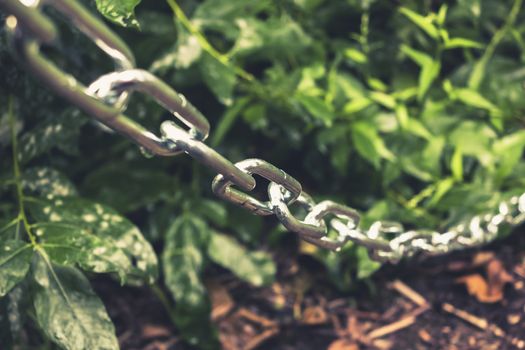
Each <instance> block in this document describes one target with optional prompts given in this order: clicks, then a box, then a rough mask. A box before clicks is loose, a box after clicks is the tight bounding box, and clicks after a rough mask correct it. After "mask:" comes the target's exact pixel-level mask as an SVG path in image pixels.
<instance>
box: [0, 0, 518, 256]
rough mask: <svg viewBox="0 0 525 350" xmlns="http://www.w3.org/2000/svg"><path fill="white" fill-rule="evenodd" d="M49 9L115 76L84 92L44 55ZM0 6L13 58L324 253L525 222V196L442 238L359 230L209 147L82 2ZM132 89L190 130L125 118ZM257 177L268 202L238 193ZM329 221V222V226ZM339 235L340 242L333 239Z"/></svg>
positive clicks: (428, 250)
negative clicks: (190, 163) (201, 168)
mask: <svg viewBox="0 0 525 350" xmlns="http://www.w3.org/2000/svg"><path fill="white" fill-rule="evenodd" d="M44 6H51V7H54V8H55V9H56V10H58V12H60V13H62V14H63V15H64V16H65V17H67V18H68V19H69V20H70V21H71V22H72V24H73V25H74V26H75V27H76V28H77V29H79V30H80V31H81V32H83V33H84V34H85V35H87V36H88V37H89V38H90V39H91V40H92V41H93V42H94V43H95V44H96V45H97V46H98V47H99V48H100V49H101V50H102V51H104V52H105V53H106V54H107V55H108V56H110V57H111V58H112V59H113V61H114V63H115V72H112V73H109V74H104V75H102V76H100V77H99V78H98V79H97V80H95V81H94V82H92V83H91V84H89V86H88V87H86V86H84V85H83V84H82V83H80V82H79V81H78V80H77V79H75V78H74V77H72V76H71V75H69V74H67V73H66V72H64V71H63V70H61V69H60V68H58V67H57V66H55V65H54V64H53V63H52V62H50V61H49V60H48V59H47V58H46V57H45V56H44V55H42V54H41V53H40V46H41V45H49V44H53V42H54V41H56V39H57V37H58V31H57V28H56V27H55V25H54V24H53V22H52V21H51V20H50V19H49V18H47V17H46V16H45V15H44V14H43V13H42V12H41V8H42V7H44ZM0 8H1V9H2V10H3V11H5V12H6V13H8V14H9V15H10V16H9V17H8V18H7V20H6V25H7V27H8V29H9V30H10V31H11V32H12V38H13V47H14V49H15V52H16V54H17V55H19V56H20V57H21V58H22V60H23V61H24V62H25V64H26V66H27V68H28V69H29V70H30V71H32V72H33V74H34V75H36V76H37V77H38V78H39V79H41V80H42V81H44V82H45V83H46V84H47V85H48V86H50V87H51V88H52V89H53V90H54V91H55V92H56V93H57V94H59V95H61V96H62V97H64V98H66V99H68V100H69V101H70V102H71V103H72V104H74V105H76V106H77V107H79V108H80V109H81V110H83V111H84V112H86V113H87V114H88V115H90V116H92V117H93V118H94V119H95V120H97V121H98V122H100V123H102V124H104V125H105V126H107V127H108V128H110V129H111V130H114V131H116V132H119V133H121V134H122V135H124V136H126V137H128V138H130V139H131V140H132V141H133V142H135V143H136V144H137V145H139V146H140V147H142V148H143V149H145V150H146V151H148V152H150V153H152V154H156V155H161V156H174V155H177V154H180V153H186V154H188V155H190V156H191V157H192V158H194V159H196V160H197V161H199V162H201V163H203V164H204V165H205V166H207V167H209V168H211V169H213V170H214V171H215V172H217V173H218V174H219V175H217V176H216V177H215V178H214V180H213V183H212V190H213V192H214V193H215V194H216V195H218V196H219V197H221V198H223V199H224V200H227V201H230V202H232V203H235V204H237V205H239V206H242V207H244V208H246V209H248V210H249V211H251V212H252V213H254V214H256V215H275V216H276V217H277V218H278V219H279V221H280V222H281V223H282V224H283V226H284V227H286V228H287V229H288V230H290V231H292V232H295V233H297V234H298V235H299V237H300V238H301V239H303V240H305V241H307V242H310V243H312V244H315V245H317V246H319V247H323V248H327V249H331V250H336V251H337V250H340V249H341V248H342V247H343V246H344V245H345V244H347V242H348V241H351V242H353V243H354V244H357V245H361V246H364V247H366V248H367V249H368V250H369V252H370V254H371V257H372V258H374V259H376V260H379V261H389V262H397V261H399V260H400V259H402V258H406V257H411V256H413V255H415V254H418V253H424V254H428V255H437V254H445V253H447V252H449V251H452V250H456V249H462V248H466V247H472V246H477V245H481V244H484V243H487V242H489V241H491V240H493V239H494V238H496V237H497V235H498V233H499V232H501V229H502V227H504V226H506V227H507V228H511V227H513V226H516V225H519V224H521V223H523V222H525V193H524V194H522V195H521V196H513V197H512V198H510V199H509V200H508V201H505V202H502V203H501V204H500V205H499V206H498V210H497V211H496V213H487V214H483V215H476V216H474V217H472V218H470V219H468V220H466V221H464V222H461V223H460V224H458V225H455V226H453V227H451V228H449V229H448V230H447V231H446V232H444V233H439V232H437V231H431V230H408V231H405V230H404V228H403V225H402V224H401V223H398V222H390V221H376V222H374V223H373V224H372V225H370V227H369V228H368V229H363V228H360V227H359V221H360V215H359V214H358V213H357V211H355V210H354V209H352V208H350V207H347V206H344V205H342V204H338V203H335V202H332V201H323V202H321V203H315V202H314V200H313V199H312V197H310V196H309V195H308V194H307V193H305V192H304V191H303V190H302V187H301V184H300V183H299V182H298V181H297V180H296V179H295V178H293V177H292V176H290V175H288V174H287V173H285V172H284V171H283V170H281V169H279V168H277V167H275V166H273V165H272V164H270V163H268V162H266V161H264V160H261V159H246V160H243V161H241V162H238V163H236V164H233V163H231V162H230V161H229V160H227V159H226V158H224V157H223V156H221V155H220V154H219V153H217V152H216V151H215V150H214V149H212V148H210V147H208V146H207V145H206V144H205V143H204V141H205V140H206V138H207V137H208V134H209V130H210V126H209V123H208V120H207V119H206V118H205V117H204V116H203V115H202V114H201V113H200V112H199V111H198V110H197V109H196V108H195V107H194V106H192V105H191V104H190V103H189V102H188V101H187V100H186V98H185V97H184V96H183V95H181V94H179V93H177V92H176V91H175V90H173V89H172V88H171V87H170V86H168V85H167V84H166V83H164V82H163V81H162V80H160V79H159V78H157V77H156V76H154V75H153V74H151V73H149V72H147V71H144V70H141V69H136V68H135V59H134V57H133V54H132V53H131V50H130V49H129V48H128V46H127V45H126V44H125V43H124V42H123V41H122V40H121V39H120V38H119V37H118V36H117V35H116V34H115V33H114V32H113V31H111V30H110V29H109V28H108V27H107V26H106V25H105V24H104V22H102V21H101V20H100V19H98V18H97V17H95V16H93V15H92V14H91V13H90V12H89V11H87V10H86V9H85V8H84V7H83V6H82V5H80V4H79V3H78V2H76V1H75V0H48V1H45V0H42V1H39V0H23V1H22V0H0ZM133 91H139V92H142V93H144V94H146V95H149V96H151V97H152V98H153V99H154V100H155V101H156V102H157V103H159V104H160V105H162V106H163V107H164V108H166V109H167V110H168V111H169V112H170V113H171V114H172V115H173V116H174V117H175V118H176V119H177V120H178V121H179V122H181V123H182V124H184V125H185V126H186V127H187V128H188V129H187V130H185V129H184V128H182V127H181V126H179V125H178V124H176V123H175V122H174V121H171V120H168V121H164V122H163V123H162V124H161V127H160V132H161V136H160V137H158V136H156V135H155V134H154V133H152V132H150V131H149V130H147V129H146V128H144V127H143V126H141V125H140V124H138V123H136V122H134V121H133V120H132V119H131V118H129V117H127V116H126V115H125V114H124V111H125V109H126V107H127V102H128V99H129V98H130V96H131V93H132V92H133ZM253 174H257V175H260V176H262V177H264V178H266V179H267V180H268V181H269V185H268V197H269V200H268V201H265V202H264V201H260V200H258V199H256V198H254V197H253V196H251V195H249V194H248V193H246V192H242V191H240V190H238V189H236V188H234V187H233V186H237V187H239V188H241V189H242V190H244V191H248V192H249V191H252V190H253V189H254V188H255V186H256V181H255V178H254V177H253ZM292 205H297V206H298V207H300V208H302V210H303V211H304V215H303V218H302V219H298V218H297V217H295V216H294V215H293V214H292V212H291V210H290V206H292ZM327 216H329V217H330V220H329V225H328V226H327V224H326V220H325V218H326V217H327ZM328 227H330V228H331V229H332V230H329V229H328ZM333 233H335V237H332V235H333Z"/></svg>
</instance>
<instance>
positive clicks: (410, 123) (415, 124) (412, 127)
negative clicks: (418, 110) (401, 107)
mask: <svg viewBox="0 0 525 350" xmlns="http://www.w3.org/2000/svg"><path fill="white" fill-rule="evenodd" d="M406 130H407V131H408V132H409V133H411V134H412V135H416V136H419V137H422V138H424V139H426V140H429V141H430V139H431V138H432V134H431V133H430V131H428V129H427V127H426V126H425V125H423V123H421V122H420V121H419V120H417V119H414V118H409V119H408V120H407V125H406Z"/></svg>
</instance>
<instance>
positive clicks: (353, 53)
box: [345, 48, 367, 64]
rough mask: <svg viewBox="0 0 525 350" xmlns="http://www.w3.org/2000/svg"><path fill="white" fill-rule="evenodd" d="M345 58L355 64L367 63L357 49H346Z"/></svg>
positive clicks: (364, 56)
mask: <svg viewBox="0 0 525 350" xmlns="http://www.w3.org/2000/svg"><path fill="white" fill-rule="evenodd" d="M345 56H346V57H348V58H349V59H351V60H352V61H354V62H356V63H360V64H364V63H366V62H367V58H366V55H365V54H364V53H362V52H361V51H359V50H357V49H353V48H350V49H346V50H345Z"/></svg>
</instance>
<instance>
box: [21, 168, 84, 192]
mask: <svg viewBox="0 0 525 350" xmlns="http://www.w3.org/2000/svg"><path fill="white" fill-rule="evenodd" d="M22 186H23V187H24V190H26V191H29V192H33V193H36V194H38V195H40V196H42V197H48V196H51V197H53V196H59V197H67V196H75V195H76V194H77V190H76V189H75V185H73V183H72V182H71V181H69V179H68V178H66V176H65V175H64V174H62V173H61V172H59V171H58V170H55V169H53V168H47V167H34V168H29V169H27V170H26V171H24V173H23V175H22Z"/></svg>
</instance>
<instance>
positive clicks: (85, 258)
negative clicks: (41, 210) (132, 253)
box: [34, 223, 132, 283]
mask: <svg viewBox="0 0 525 350" xmlns="http://www.w3.org/2000/svg"><path fill="white" fill-rule="evenodd" d="M34 225H35V230H34V232H35V234H36V235H37V237H38V239H39V246H40V247H42V248H43V249H44V250H45V251H46V253H47V255H48V256H49V258H50V259H51V261H52V262H53V263H56V264H59V265H69V266H74V264H77V265H78V266H80V267H81V268H82V269H84V270H87V271H92V272H96V273H111V272H114V273H117V274H118V275H119V277H120V280H121V281H122V282H123V283H124V282H125V281H126V278H127V277H128V274H129V273H130V272H131V269H132V265H131V261H130V259H129V258H128V256H127V255H126V254H125V253H124V251H123V250H122V249H120V248H119V247H117V246H116V244H115V242H114V241H112V240H106V239H104V238H103V237H99V236H95V235H93V234H91V233H90V232H89V231H88V230H86V229H83V228H81V227H80V226H78V225H73V224H68V223H37V224H34Z"/></svg>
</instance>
